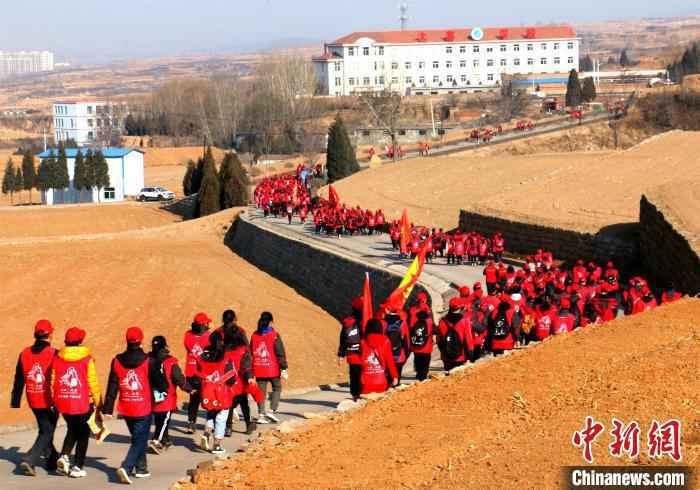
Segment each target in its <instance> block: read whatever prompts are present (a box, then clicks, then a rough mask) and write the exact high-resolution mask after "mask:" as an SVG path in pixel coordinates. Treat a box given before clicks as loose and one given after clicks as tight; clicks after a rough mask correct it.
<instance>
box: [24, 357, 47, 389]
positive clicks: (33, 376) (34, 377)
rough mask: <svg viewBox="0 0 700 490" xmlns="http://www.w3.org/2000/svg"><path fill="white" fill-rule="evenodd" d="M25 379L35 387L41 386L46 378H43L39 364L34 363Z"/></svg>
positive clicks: (42, 371)
mask: <svg viewBox="0 0 700 490" xmlns="http://www.w3.org/2000/svg"><path fill="white" fill-rule="evenodd" d="M27 379H28V380H29V381H31V382H33V383H34V384H37V385H41V384H43V383H44V380H45V379H46V378H45V377H44V370H43V369H41V366H40V365H39V363H37V362H35V363H34V365H33V366H32V368H31V369H30V370H29V372H28V373H27Z"/></svg>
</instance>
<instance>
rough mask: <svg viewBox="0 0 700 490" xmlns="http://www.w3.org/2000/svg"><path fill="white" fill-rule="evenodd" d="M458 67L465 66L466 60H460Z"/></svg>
mask: <svg viewBox="0 0 700 490" xmlns="http://www.w3.org/2000/svg"><path fill="white" fill-rule="evenodd" d="M459 67H460V68H466V67H467V60H460V62H459Z"/></svg>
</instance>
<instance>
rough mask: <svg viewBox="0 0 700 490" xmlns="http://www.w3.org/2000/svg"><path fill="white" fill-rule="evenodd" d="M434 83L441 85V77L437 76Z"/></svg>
mask: <svg viewBox="0 0 700 490" xmlns="http://www.w3.org/2000/svg"><path fill="white" fill-rule="evenodd" d="M433 83H440V77H439V76H437V75H435V76H434V77H433Z"/></svg>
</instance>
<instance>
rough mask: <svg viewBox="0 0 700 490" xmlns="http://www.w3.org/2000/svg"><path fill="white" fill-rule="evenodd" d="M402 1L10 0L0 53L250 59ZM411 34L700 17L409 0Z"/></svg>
mask: <svg viewBox="0 0 700 490" xmlns="http://www.w3.org/2000/svg"><path fill="white" fill-rule="evenodd" d="M400 1H401V0H340V1H335V2H331V1H321V0H298V1H290V0H247V1H245V2H244V1H240V0H167V1H166V0H63V1H56V0H29V1H26V0H25V1H19V2H17V1H12V0H4V1H3V2H2V3H3V5H1V6H0V18H2V28H0V51H14V50H33V49H48V50H51V51H54V52H55V53H56V56H57V61H61V60H68V61H72V62H99V61H110V60H114V59H127V58H138V57H151V56H161V55H185V54H192V53H201V52H212V53H214V52H233V51H251V50H255V51H257V50H261V49H269V48H272V47H279V46H283V45H286V44H291V45H309V44H311V45H313V44H315V43H318V44H319V50H320V49H321V46H322V42H323V41H331V40H333V39H335V38H337V37H340V36H342V35H344V34H347V33H350V32H353V31H363V30H386V29H397V28H398V27H399V20H398V18H399V10H398V6H399V3H400ZM407 3H408V5H409V13H408V15H409V17H410V20H409V27H410V28H416V29H418V28H443V27H445V28H446V27H472V26H476V25H478V26H482V27H495V26H501V25H504V26H505V25H521V24H528V23H536V22H544V23H552V22H568V23H576V22H587V21H594V20H612V19H622V18H631V17H655V16H676V15H688V14H700V2H698V1H697V0H664V1H662V2H659V1H658V0H612V1H611V0H585V1H581V0H577V1H573V2H567V1H562V0H500V1H499V2H489V1H486V2H483V1H482V2H475V1H468V0H420V1H419V0H409V1H408V2H407Z"/></svg>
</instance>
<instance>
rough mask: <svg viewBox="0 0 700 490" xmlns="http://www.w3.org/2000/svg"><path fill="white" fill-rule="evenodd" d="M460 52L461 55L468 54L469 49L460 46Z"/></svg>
mask: <svg viewBox="0 0 700 490" xmlns="http://www.w3.org/2000/svg"><path fill="white" fill-rule="evenodd" d="M459 52H460V53H461V54H464V53H466V52H467V47H466V46H460V47H459Z"/></svg>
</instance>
